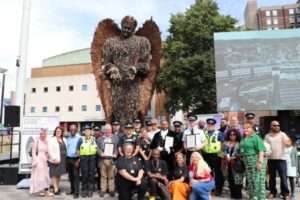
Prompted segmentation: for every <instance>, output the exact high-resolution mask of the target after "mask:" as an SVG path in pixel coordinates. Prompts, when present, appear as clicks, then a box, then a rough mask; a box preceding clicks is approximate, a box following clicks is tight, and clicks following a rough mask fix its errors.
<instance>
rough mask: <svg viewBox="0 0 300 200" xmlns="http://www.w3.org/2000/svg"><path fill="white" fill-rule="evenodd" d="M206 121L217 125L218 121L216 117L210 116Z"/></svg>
mask: <svg viewBox="0 0 300 200" xmlns="http://www.w3.org/2000/svg"><path fill="white" fill-rule="evenodd" d="M206 123H207V124H212V125H215V124H216V123H217V121H216V120H215V119H214V118H208V119H207V120H206Z"/></svg>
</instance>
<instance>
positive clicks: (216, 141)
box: [202, 118, 224, 196]
mask: <svg viewBox="0 0 300 200" xmlns="http://www.w3.org/2000/svg"><path fill="white" fill-rule="evenodd" d="M206 123H207V130H206V131H205V132H204V134H205V138H206V141H205V145H204V147H203V149H202V151H203V154H202V155H203V158H204V160H205V161H206V162H207V163H208V165H209V166H210V168H211V169H212V172H213V173H214V176H215V182H216V190H215V195H216V196H220V195H221V194H222V190H223V183H224V178H223V174H222V170H221V162H222V158H221V157H220V156H219V154H220V153H221V147H222V142H223V141H224V138H223V137H222V135H221V134H220V132H219V131H218V130H216V129H215V124H216V120H215V119H213V118H208V119H207V120H206Z"/></svg>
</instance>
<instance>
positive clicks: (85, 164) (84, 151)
mask: <svg viewBox="0 0 300 200" xmlns="http://www.w3.org/2000/svg"><path fill="white" fill-rule="evenodd" d="M87 129H91V128H90V127H89V126H85V127H84V130H87ZM78 146H79V155H80V169H81V176H82V197H86V196H89V197H91V196H92V194H93V191H94V184H95V183H94V178H95V169H96V154H97V144H96V140H95V138H94V137H93V136H91V137H90V138H89V139H88V138H86V137H85V136H84V137H82V140H81V141H80V143H79V145H78Z"/></svg>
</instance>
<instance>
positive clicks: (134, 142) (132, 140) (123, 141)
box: [118, 123, 139, 153]
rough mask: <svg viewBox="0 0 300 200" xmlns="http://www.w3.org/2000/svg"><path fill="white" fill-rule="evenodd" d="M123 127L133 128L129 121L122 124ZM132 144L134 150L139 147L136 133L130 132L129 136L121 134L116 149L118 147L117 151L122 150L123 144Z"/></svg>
mask: <svg viewBox="0 0 300 200" xmlns="http://www.w3.org/2000/svg"><path fill="white" fill-rule="evenodd" d="M124 128H125V129H133V125H132V124H131V123H127V124H126V125H125V126H124ZM127 143H128V144H132V145H133V147H134V149H135V150H136V148H139V143H138V137H137V136H136V135H133V134H131V135H130V136H128V135H127V134H125V135H123V136H122V137H121V138H120V140H119V143H118V149H119V153H121V152H122V147H123V145H124V144H127Z"/></svg>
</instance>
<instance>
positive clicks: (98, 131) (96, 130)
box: [94, 126, 103, 139]
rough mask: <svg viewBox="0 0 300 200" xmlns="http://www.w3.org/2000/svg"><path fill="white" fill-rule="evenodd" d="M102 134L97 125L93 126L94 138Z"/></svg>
mask: <svg viewBox="0 0 300 200" xmlns="http://www.w3.org/2000/svg"><path fill="white" fill-rule="evenodd" d="M102 135H103V133H102V132H101V130H100V128H99V127H98V126H95V127H94V137H95V139H98V138H99V137H101V136H102Z"/></svg>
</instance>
